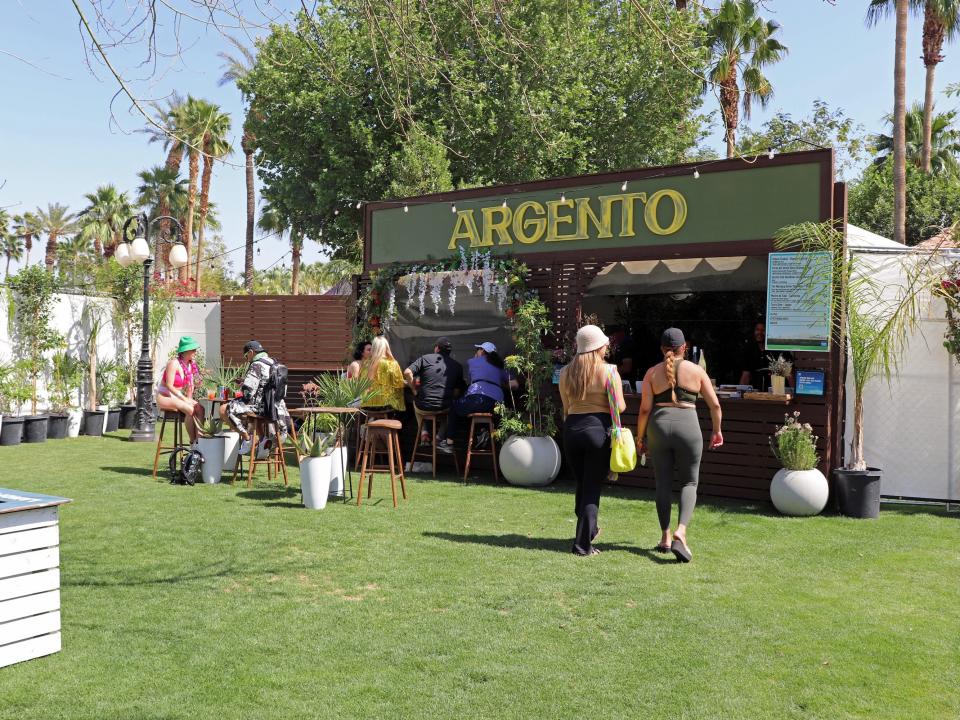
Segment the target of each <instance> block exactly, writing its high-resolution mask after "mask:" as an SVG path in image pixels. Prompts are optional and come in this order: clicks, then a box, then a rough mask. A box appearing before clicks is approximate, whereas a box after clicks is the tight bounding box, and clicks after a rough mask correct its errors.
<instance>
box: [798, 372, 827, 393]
mask: <svg viewBox="0 0 960 720" xmlns="http://www.w3.org/2000/svg"><path fill="white" fill-rule="evenodd" d="M797 395H823V372H821V371H820V370H797Z"/></svg>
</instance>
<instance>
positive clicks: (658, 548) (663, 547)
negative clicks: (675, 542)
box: [653, 543, 670, 553]
mask: <svg viewBox="0 0 960 720" xmlns="http://www.w3.org/2000/svg"><path fill="white" fill-rule="evenodd" d="M653 551H654V552H658V553H668V552H670V546H669V545H661V544H660V543H657V544H656V545H654V546H653Z"/></svg>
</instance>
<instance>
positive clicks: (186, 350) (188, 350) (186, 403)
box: [157, 335, 204, 444]
mask: <svg viewBox="0 0 960 720" xmlns="http://www.w3.org/2000/svg"><path fill="white" fill-rule="evenodd" d="M199 347H200V343H198V342H197V341H196V340H194V339H193V338H192V337H189V336H187V335H184V336H183V337H182V338H180V344H179V345H178V346H177V354H176V355H175V356H174V357H172V358H170V361H169V362H168V363H167V366H166V367H165V368H164V370H163V375H161V376H160V381H159V382H158V383H157V407H158V408H159V409H160V410H161V411H172V412H178V413H180V414H181V415H183V419H184V423H183V424H184V425H186V427H187V435H189V436H190V443H191V444H193V443H194V442H195V441H196V439H197V425H196V422H203V416H204V410H203V405H201V404H200V403H199V402H197V401H196V400H194V399H193V393H194V390H195V389H196V385H197V384H198V383H199V382H200V368H199V367H197V363H196V356H197V348H199ZM194 421H196V422H194Z"/></svg>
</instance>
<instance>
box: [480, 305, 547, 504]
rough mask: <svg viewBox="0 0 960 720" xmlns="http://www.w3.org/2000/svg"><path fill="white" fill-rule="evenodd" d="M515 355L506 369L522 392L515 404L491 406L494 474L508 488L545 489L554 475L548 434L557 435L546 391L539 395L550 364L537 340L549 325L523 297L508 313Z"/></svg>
mask: <svg viewBox="0 0 960 720" xmlns="http://www.w3.org/2000/svg"><path fill="white" fill-rule="evenodd" d="M513 325H514V340H515V341H516V347H517V349H516V354H514V355H510V356H508V357H507V358H505V364H506V367H507V369H508V370H510V371H511V372H513V373H514V375H515V376H516V377H517V379H518V380H520V381H521V383H522V385H523V388H524V393H523V395H522V396H521V403H520V404H519V405H518V404H517V402H516V399H515V398H514V397H513V391H512V390H511V391H510V396H511V399H513V403H512V404H513V407H512V408H508V407H507V406H506V405H504V404H503V403H500V404H499V405H497V407H496V410H495V412H496V414H497V415H498V416H499V417H500V427H499V428H498V430H497V433H496V434H497V439H499V440H501V441H502V444H501V446H500V470H501V472H503V476H504V478H506V480H507V482H509V483H510V484H511V485H521V486H527V487H533V486H542V485H549V484H550V483H552V482H553V481H554V479H555V478H556V477H557V473H559V472H560V460H561V458H560V448H559V447H558V446H557V443H556V441H555V440H554V439H553V435H554V434H555V433H556V431H557V426H556V421H555V419H554V415H555V411H554V407H553V401H552V399H551V394H550V393H549V392H544V390H543V387H544V385H545V384H547V383H550V381H551V377H552V374H553V359H552V357H551V354H550V353H549V352H548V351H547V350H545V349H544V347H543V336H544V335H545V334H546V333H548V332H550V330H551V327H552V323H551V322H550V316H549V313H548V311H547V307H546V305H544V304H543V302H542V301H540V300H539V299H537V298H529V299H528V300H526V302H523V303H521V304H520V305H519V307H517V308H516V309H514V315H513Z"/></svg>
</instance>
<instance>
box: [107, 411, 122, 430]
mask: <svg viewBox="0 0 960 720" xmlns="http://www.w3.org/2000/svg"><path fill="white" fill-rule="evenodd" d="M119 429H120V408H110V410H109V411H107V432H115V431H117V430H119Z"/></svg>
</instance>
